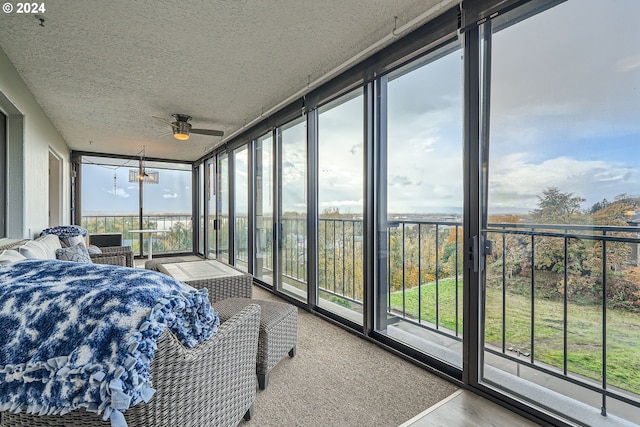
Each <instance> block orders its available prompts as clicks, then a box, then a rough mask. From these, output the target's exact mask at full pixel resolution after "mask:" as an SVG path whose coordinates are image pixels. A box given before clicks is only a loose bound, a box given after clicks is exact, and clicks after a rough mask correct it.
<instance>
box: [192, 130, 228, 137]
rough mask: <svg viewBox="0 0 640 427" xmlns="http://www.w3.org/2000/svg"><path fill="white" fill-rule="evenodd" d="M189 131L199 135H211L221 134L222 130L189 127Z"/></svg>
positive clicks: (222, 133)
mask: <svg viewBox="0 0 640 427" xmlns="http://www.w3.org/2000/svg"><path fill="white" fill-rule="evenodd" d="M191 133H198V134H200V135H211V136H223V135H224V132H223V131H221V130H215V129H191Z"/></svg>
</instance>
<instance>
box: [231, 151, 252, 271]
mask: <svg viewBox="0 0 640 427" xmlns="http://www.w3.org/2000/svg"><path fill="white" fill-rule="evenodd" d="M248 174H249V149H248V147H247V145H243V146H242V147H240V148H238V149H236V150H234V151H233V188H234V191H233V216H234V227H233V236H234V237H233V242H234V245H233V248H234V265H235V266H236V268H239V269H241V270H244V271H247V270H248V269H249V223H250V221H249V175H248Z"/></svg>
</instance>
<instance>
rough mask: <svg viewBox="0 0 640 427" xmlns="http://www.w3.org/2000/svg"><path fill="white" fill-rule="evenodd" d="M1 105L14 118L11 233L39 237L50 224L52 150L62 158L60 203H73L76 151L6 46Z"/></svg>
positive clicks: (0, 67) (1, 58) (0, 70)
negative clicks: (71, 150)
mask: <svg viewBox="0 0 640 427" xmlns="http://www.w3.org/2000/svg"><path fill="white" fill-rule="evenodd" d="M0 109H2V111H3V112H4V113H5V114H6V115H7V122H8V123H7V128H8V129H7V134H8V141H7V142H8V146H9V147H8V161H7V168H8V185H7V193H8V194H7V237H10V238H21V237H22V238H33V237H34V235H35V234H39V233H40V231H41V230H42V229H44V228H47V227H48V226H49V215H48V212H49V178H48V173H47V170H48V168H49V151H52V152H54V153H55V154H56V155H57V156H58V157H59V158H60V159H62V176H63V179H62V191H61V200H60V203H62V206H64V207H68V206H70V190H69V189H70V154H69V148H68V147H67V144H66V143H65V141H64V139H63V138H62V136H60V134H59V133H58V131H57V130H56V128H55V127H54V126H53V124H52V123H51V120H49V118H48V117H47V115H46V114H45V113H44V111H43V110H42V108H41V107H40V105H38V102H37V101H36V99H35V98H34V97H33V95H32V94H31V91H30V90H29V89H28V88H27V86H26V84H25V83H24V81H23V80H22V78H21V77H20V74H19V73H18V71H17V70H16V69H15V68H14V67H13V65H12V64H11V62H10V61H9V58H8V57H7V55H6V54H5V53H4V51H3V50H2V49H0ZM2 176H4V174H0V177H2ZM63 213H64V214H63V217H62V218H61V222H62V223H63V224H69V223H70V218H71V215H70V213H69V209H68V208H66V209H64V210H63Z"/></svg>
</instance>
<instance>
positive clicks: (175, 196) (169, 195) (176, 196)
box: [162, 193, 178, 199]
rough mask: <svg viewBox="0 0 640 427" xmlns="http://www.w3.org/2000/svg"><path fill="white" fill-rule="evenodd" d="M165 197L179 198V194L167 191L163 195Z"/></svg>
mask: <svg viewBox="0 0 640 427" xmlns="http://www.w3.org/2000/svg"><path fill="white" fill-rule="evenodd" d="M162 197H163V198H165V199H177V198H178V194H177V193H165V194H163V195H162Z"/></svg>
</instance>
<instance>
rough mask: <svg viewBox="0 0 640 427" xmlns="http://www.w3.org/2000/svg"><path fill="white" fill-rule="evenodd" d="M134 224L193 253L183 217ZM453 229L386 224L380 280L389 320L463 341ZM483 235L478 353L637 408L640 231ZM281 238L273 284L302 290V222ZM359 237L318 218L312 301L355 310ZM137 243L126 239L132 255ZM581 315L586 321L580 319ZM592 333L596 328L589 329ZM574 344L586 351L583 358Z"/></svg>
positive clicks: (557, 228)
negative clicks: (633, 375) (634, 374)
mask: <svg viewBox="0 0 640 427" xmlns="http://www.w3.org/2000/svg"><path fill="white" fill-rule="evenodd" d="M219 221H220V222H219V223H218V230H219V233H218V251H219V253H221V252H222V253H224V252H225V248H227V251H228V241H227V240H225V239H227V238H228V237H227V236H228V233H226V232H225V230H228V226H229V220H228V218H226V217H222V218H220V219H219ZM82 225H83V226H84V227H85V228H87V229H88V230H89V232H90V233H100V232H114V231H117V232H123V234H124V235H125V236H126V231H127V230H128V229H136V228H140V227H139V225H138V218H137V216H94V217H83V224H82ZM212 226H213V222H212V219H210V224H209V227H210V229H212V228H213V227H212ZM143 227H149V228H160V229H167V230H170V232H169V233H166V234H165V235H164V236H163V235H159V236H158V239H157V241H155V242H154V252H155V253H158V254H160V253H167V252H180V251H190V250H191V248H192V240H191V230H192V221H191V217H190V216H184V215H164V216H160V215H158V216H145V217H144V225H143ZM235 227H236V239H237V240H236V260H239V261H241V262H246V263H248V260H249V254H248V251H247V245H246V244H242V242H246V236H248V227H249V221H248V219H247V218H246V217H237V218H236V219H235ZM262 227H263V228H261V229H259V230H256V232H255V233H254V234H255V235H256V236H260V237H257V239H258V240H259V241H258V242H257V244H256V253H259V254H260V256H261V259H262V269H263V271H264V272H265V273H269V272H272V270H273V264H272V260H273V250H274V245H273V237H272V236H273V220H272V218H270V217H264V218H263V219H262ZM462 231H463V230H462V222H460V221H425V220H408V219H403V220H401V221H391V222H389V223H388V228H387V233H386V242H385V244H386V247H384V254H383V255H386V265H385V266H384V268H381V271H382V272H383V273H384V274H385V276H386V280H387V284H386V286H387V289H386V291H387V292H386V293H387V308H388V313H387V314H388V316H389V318H390V319H399V320H401V321H404V322H409V323H411V324H413V325H416V326H417V327H420V328H425V329H428V330H431V331H433V332H436V333H438V334H441V335H445V336H447V337H449V338H450V339H452V340H455V341H461V339H462V338H461V337H462V333H463V329H464V327H463V322H462V286H463V277H462V276H463V273H462V272H463V269H462V263H463V256H464V255H463V254H464V252H463V247H464V245H463V242H462V236H463V233H462ZM484 233H485V236H486V238H487V239H488V240H490V241H491V242H492V245H489V246H488V247H489V248H491V252H490V253H488V254H487V256H486V258H485V263H484V274H483V277H484V278H485V286H484V288H483V289H482V291H483V295H484V300H483V309H484V310H485V320H484V323H485V334H484V342H485V350H486V351H487V352H488V353H490V354H492V355H494V356H497V357H499V358H502V359H504V360H508V361H512V362H514V363H517V364H518V365H525V366H528V367H529V368H532V369H535V370H537V371H539V372H541V373H544V374H546V375H550V376H553V377H556V378H560V379H562V380H565V381H568V382H569V383H572V384H574V385H577V386H579V387H583V388H585V389H587V390H589V391H592V392H596V393H598V394H600V395H601V396H602V408H603V411H606V407H607V405H606V403H607V402H606V399H607V398H608V397H613V398H615V399H617V400H619V401H621V402H624V403H627V404H630V405H633V406H635V407H640V400H639V399H638V395H639V394H640V382H637V381H632V380H629V379H628V378H627V376H626V374H625V373H624V372H621V371H620V369H621V366H624V365H626V366H640V355H638V353H637V352H633V351H631V350H630V349H629V348H628V346H629V345H636V344H633V343H635V342H636V341H633V342H632V343H629V342H627V341H625V339H626V338H625V337H629V336H630V335H633V336H635V337H640V321H637V320H635V319H636V318H637V317H638V316H637V313H638V312H640V291H638V289H640V283H638V282H640V227H616V226H591V225H547V224H523V223H491V224H489V225H488V226H487V228H486V229H485V230H484ZM281 236H282V242H281V244H282V251H281V255H282V260H281V262H282V272H283V280H285V281H287V282H288V283H289V284H293V285H294V286H295V285H296V284H298V285H299V286H300V287H306V285H307V283H306V282H307V232H306V218H304V217H294V218H291V217H289V218H287V217H285V218H283V220H282V231H281ZM363 236H364V230H363V222H362V220H360V219H332V218H321V219H320V220H319V224H318V263H319V265H318V269H317V270H318V280H319V282H318V288H319V295H320V298H324V299H331V300H332V301H334V302H337V303H339V304H341V305H344V306H346V307H348V308H351V309H354V310H361V309H362V303H363V298H364V296H363V292H364V283H363V271H364V263H365V262H367V261H366V260H364V259H363ZM125 239H126V237H125ZM137 244H138V242H137V239H133V242H132V245H133V246H134V249H136V248H137ZM145 247H146V243H145V244H144V246H143V249H144V248H145ZM373 261H374V262H375V261H376V260H373ZM369 262H372V260H369ZM634 289H635V291H634ZM633 292H637V293H638V294H637V295H636V297H634V296H633V295H634V294H633ZM633 298H637V299H635V300H634V299H633ZM634 313H635V315H634ZM587 314H588V316H591V317H594V318H595V320H593V319H592V320H590V323H586V321H585V320H584V319H581V318H580V316H581V315H584V316H587ZM594 325H597V326H594ZM576 328H578V329H576ZM593 328H596V329H597V330H595V331H591V330H587V329H593ZM623 329H624V330H623ZM549 330H552V331H554V332H553V333H549V332H548V331H549ZM580 337H586V338H584V339H583V338H580ZM637 341H640V338H638V339H637ZM582 348H586V349H588V351H589V354H588V355H584V354H582V353H581V349H582ZM588 358H591V359H594V358H595V359H596V363H593V361H587V359H588ZM629 358H631V359H629Z"/></svg>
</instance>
